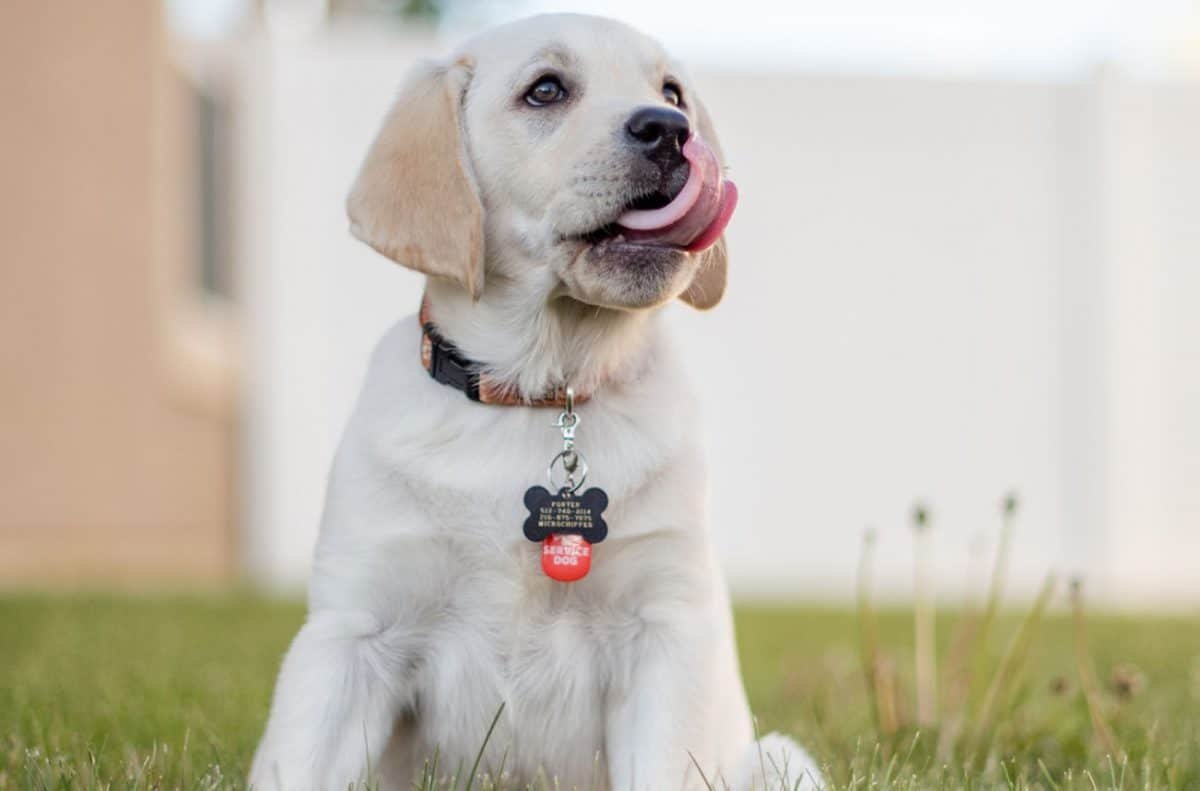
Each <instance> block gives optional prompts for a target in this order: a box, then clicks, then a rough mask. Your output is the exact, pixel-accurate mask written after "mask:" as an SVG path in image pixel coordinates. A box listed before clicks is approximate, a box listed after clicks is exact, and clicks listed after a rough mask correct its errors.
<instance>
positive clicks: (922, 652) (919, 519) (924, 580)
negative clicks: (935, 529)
mask: <svg viewBox="0 0 1200 791" xmlns="http://www.w3.org/2000/svg"><path fill="white" fill-rule="evenodd" d="M929 526H930V524H929V511H928V509H927V508H926V507H925V506H924V505H922V504H920V503H918V504H917V506H916V507H915V508H914V509H913V530H914V532H915V534H916V535H915V539H914V542H913V561H914V563H913V572H914V574H913V576H914V580H913V582H914V588H915V606H914V612H913V626H914V630H915V631H916V637H915V644H916V669H917V724H918V725H920V726H921V727H923V728H930V727H933V726H934V725H936V724H937V718H938V717H937V714H938V712H937V646H936V643H937V635H936V632H935V629H936V627H935V622H934V617H935V615H936V610H937V608H936V606H935V605H934V602H933V591H932V580H931V574H930V570H929V555H930V546H929V541H930V537H929Z"/></svg>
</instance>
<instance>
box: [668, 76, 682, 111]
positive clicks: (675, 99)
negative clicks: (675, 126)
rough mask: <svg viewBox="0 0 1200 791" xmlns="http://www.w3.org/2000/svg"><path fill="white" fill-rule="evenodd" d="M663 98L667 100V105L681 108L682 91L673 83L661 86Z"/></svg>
mask: <svg viewBox="0 0 1200 791" xmlns="http://www.w3.org/2000/svg"><path fill="white" fill-rule="evenodd" d="M663 98H664V99H666V100H667V104H673V105H675V106H676V107H682V106H683V89H682V88H680V87H679V86H678V85H676V84H675V83H673V82H668V83H666V84H664V85H663Z"/></svg>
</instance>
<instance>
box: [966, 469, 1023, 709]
mask: <svg viewBox="0 0 1200 791" xmlns="http://www.w3.org/2000/svg"><path fill="white" fill-rule="evenodd" d="M1019 505H1020V501H1019V500H1018V499H1017V495H1016V493H1015V492H1010V493H1009V494H1007V495H1005V497H1004V500H1003V502H1002V503H1001V508H1000V538H999V541H998V542H997V543H996V559H995V562H994V565H993V566H992V579H991V582H990V583H989V585H988V596H987V601H986V603H985V604H984V608H983V615H982V616H981V617H980V619H979V628H978V629H977V631H976V638H975V658H974V661H973V662H972V667H973V669H974V672H973V673H972V677H973V679H974V682H975V684H974V685H973V686H976V685H978V684H979V683H980V682H981V680H982V679H983V678H984V677H985V676H986V673H985V672H984V666H985V664H986V662H987V650H988V642H989V639H990V637H991V631H992V626H993V624H994V623H995V621H996V614H997V612H999V610H1000V600H1001V599H1002V598H1003V597H1004V583H1005V580H1006V579H1007V577H1008V557H1009V549H1010V547H1011V545H1012V534H1013V525H1014V523H1015V522H1016V517H1017V509H1018V507H1019Z"/></svg>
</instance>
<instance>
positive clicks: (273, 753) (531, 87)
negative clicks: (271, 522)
mask: <svg viewBox="0 0 1200 791" xmlns="http://www.w3.org/2000/svg"><path fill="white" fill-rule="evenodd" d="M736 199H737V191H736V188H735V187H734V186H733V184H732V183H731V182H729V181H727V180H726V179H725V178H724V177H723V174H722V168H721V164H720V153H719V148H718V146H717V139H716V135H715V134H714V132H713V129H712V126H711V124H710V122H709V119H708V117H707V115H706V113H705V111H704V108H703V105H701V103H700V100H699V97H698V96H697V95H696V93H695V91H694V89H693V87H692V84H691V83H690V81H689V80H688V79H687V77H686V76H685V74H684V72H683V71H682V70H681V69H680V67H679V65H678V64H676V63H675V62H674V61H672V60H671V59H670V58H669V57H667V56H666V55H665V54H664V52H663V51H662V49H661V48H660V47H659V46H658V45H657V44H656V43H655V42H654V41H652V40H651V39H649V38H647V37H645V36H643V35H641V34H639V33H637V32H635V31H633V30H631V29H630V28H628V27H626V26H624V25H621V24H618V23H616V22H613V21H609V20H606V19H599V18H594V17H586V16H570V15H554V16H543V17H537V18H533V19H528V20H524V21H521V22H516V23H513V24H510V25H507V26H504V27H501V28H497V29H494V30H492V31H489V32H487V33H485V34H483V35H481V36H479V37H477V38H475V39H474V40H472V41H470V42H469V43H467V44H466V45H465V46H464V47H463V48H462V49H461V51H460V52H459V53H458V54H457V55H455V56H454V57H453V58H451V59H449V60H447V61H446V62H444V63H437V64H432V65H428V66H424V67H422V68H420V69H418V70H417V71H416V73H415V74H413V75H411V77H410V78H409V79H408V81H407V83H406V85H405V86H404V88H403V90H402V91H401V94H400V96H399V98H398V100H397V101H396V104H395V106H394V107H393V108H392V110H391V112H390V113H389V114H388V117H387V118H386V120H385V121H384V124H383V127H382V129H381V130H380V132H379V135H378V137H377V139H376V140H375V142H374V144H373V145H372V147H371V149H370V151H369V152H368V154H367V158H366V162H365V163H364V165H363V167H362V170H361V172H360V174H359V176H358V180H357V182H356V183H355V185H354V187H353V190H352V192H351V194H350V198H349V204H348V205H349V214H350V220H351V230H352V232H353V233H354V234H355V235H356V236H357V237H358V238H360V239H362V240H363V241H364V242H366V243H367V244H369V245H371V246H372V247H373V248H375V249H376V250H378V251H379V252H381V253H382V254H384V255H386V256H388V257H389V258H392V259H395V260H396V261H397V262H399V263H401V264H403V265H405V266H407V267H410V268H412V269H415V270H417V271H419V272H423V273H425V274H426V275H427V276H428V278H427V279H428V285H427V292H426V300H425V305H424V308H423V310H422V314H421V317H420V320H419V321H418V319H417V318H416V317H409V318H405V319H403V320H401V321H400V322H399V323H398V324H397V325H396V326H395V327H394V328H393V329H392V330H391V331H389V332H388V334H387V335H386V336H385V337H384V338H383V340H382V341H381V343H380V344H379V346H378V348H377V349H376V351H375V353H374V355H373V358H372V360H371V365H370V370H369V373H368V376H367V381H366V383H365V386H364V389H363V392H362V395H361V397H360V399H359V402H358V405H357V408H356V411H355V413H354V416H353V418H352V419H351V421H350V423H349V425H348V427H347V429H346V434H345V437H344V439H343V441H342V443H341V446H340V448H339V450H338V453H337V457H336V460H335V462H334V465H333V470H332V473H331V477H330V482H329V490H328V496H327V503H326V508H325V514H324V517H323V521H322V526H321V537H320V541H319V544H318V547H317V550H316V558H315V567H314V570H313V580H312V587H311V592H310V613H309V617H308V621H307V623H306V624H305V625H304V627H303V628H302V629H301V631H300V633H299V634H298V635H297V637H296V639H295V642H294V643H293V644H292V646H291V649H290V650H289V651H288V654H287V657H286V659H285V660H284V663H283V667H282V670H281V672H280V676H279V681H278V684H277V687H276V690H275V697H274V702H273V704H272V707H271V714H270V721H269V722H268V724H267V728H266V733H265V734H264V735H263V738H262V742H261V743H260V745H259V747H258V752H257V755H256V756H255V759H254V764H253V768H252V770H251V782H252V784H253V786H254V787H256V788H259V789H274V788H283V789H293V788H323V789H324V788H328V789H344V788H346V787H347V785H349V784H354V783H360V782H368V781H371V782H374V781H378V782H381V783H382V784H383V785H384V786H385V787H392V788H409V787H411V784H412V782H413V780H414V778H417V777H418V776H419V775H420V773H421V772H422V767H423V766H424V764H425V762H426V761H428V760H432V758H433V756H434V755H435V754H436V755H437V760H438V765H439V766H440V767H442V772H443V773H445V774H451V773H453V772H454V771H455V770H456V769H460V770H462V771H464V772H465V770H466V768H467V767H470V766H471V765H472V763H473V761H474V758H475V755H476V752H477V751H478V750H479V748H480V745H481V744H482V743H483V740H484V734H485V732H486V731H487V729H488V726H489V724H490V723H491V722H492V720H493V718H494V717H496V715H497V712H500V713H499V716H498V718H497V720H496V728H495V731H494V733H493V734H492V737H491V739H490V741H489V742H488V746H487V749H486V751H485V753H484V758H483V763H482V768H481V772H489V773H492V775H493V776H495V774H496V773H497V772H499V771H500V768H501V766H503V771H504V773H505V774H506V775H507V780H506V781H505V783H506V786H507V787H511V788H518V787H520V788H523V787H525V784H527V783H534V784H535V785H536V786H537V787H543V786H542V785H541V783H543V782H545V783H547V787H553V788H563V789H568V788H583V789H592V788H612V789H650V790H651V791H663V789H679V788H700V787H703V785H704V780H703V779H702V777H701V773H700V772H701V770H702V771H703V773H704V774H705V775H706V776H707V777H708V778H709V779H710V780H712V781H714V782H716V783H717V784H718V785H721V783H722V781H721V780H716V778H718V777H721V778H723V780H724V782H725V783H728V784H729V786H731V787H733V788H738V789H745V788H751V787H757V788H767V787H770V788H778V787H780V785H781V784H786V786H787V787H788V788H792V787H793V786H797V785H798V787H812V786H813V785H814V784H816V783H818V782H819V780H818V779H817V778H818V775H817V773H816V770H815V769H814V768H813V766H812V763H811V762H810V760H809V758H808V757H807V756H806V755H805V753H804V752H803V751H802V750H801V749H800V748H799V747H797V746H796V745H795V744H794V743H793V742H792V741H791V740H789V739H786V738H784V737H781V736H774V735H772V736H768V737H765V738H764V739H762V740H761V742H760V743H758V744H756V743H755V742H754V740H753V735H752V727H751V719H750V713H749V710H748V708H747V705H746V697H745V693H744V691H743V688H742V682H741V678H740V674H739V670H738V664H737V656H736V653H735V649H734V642H733V629H732V624H731V618H730V611H729V601H728V597H727V594H726V589H725V584H724V582H723V580H722V578H721V575H720V573H719V570H718V566H717V563H716V561H715V559H714V557H713V549H712V544H711V541H710V538H709V532H708V524H707V505H706V502H707V492H706V487H707V482H706V470H705V462H704V458H703V454H702V450H701V447H700V443H699V441H698V439H697V438H698V436H699V432H698V430H697V428H698V426H697V415H696V413H695V409H694V407H693V405H692V400H691V399H690V397H689V392H690V390H689V385H688V383H687V381H686V379H685V378H684V376H683V375H682V373H681V371H680V370H679V364H678V359H679V358H678V355H677V354H676V353H675V352H674V351H673V350H672V348H671V346H670V344H669V342H668V339H667V338H666V337H664V331H663V329H662V328H661V327H660V325H659V321H658V318H657V316H656V313H657V309H658V308H659V307H661V306H662V305H664V304H666V303H668V302H670V301H671V300H673V299H675V298H677V297H678V298H681V299H683V300H684V301H685V302H687V303H689V304H691V305H693V306H695V307H697V308H710V307H712V306H713V305H715V304H716V303H717V302H718V301H719V300H720V298H721V295H722V292H723V291H724V289H725V269H726V253H725V244H724V240H723V237H722V232H723V231H724V228H725V225H726V223H727V222H728V221H729V218H730V215H731V214H732V212H733V209H734V204H735V203H736ZM431 374H432V376H431ZM568 388H569V389H570V392H568ZM556 418H557V422H556ZM560 443H561V444H560ZM556 454H557V455H556ZM551 459H554V466H553V467H552V468H551V479H552V480H553V481H554V483H553V484H552V485H550V486H549V488H542V487H539V485H538V484H545V480H546V470H547V463H548V462H550V461H551ZM585 476H586V477H588V485H589V486H592V487H593V488H585V487H584V486H583V478H584V477H585ZM691 756H694V761H693V758H692V757H691ZM764 775H765V776H764Z"/></svg>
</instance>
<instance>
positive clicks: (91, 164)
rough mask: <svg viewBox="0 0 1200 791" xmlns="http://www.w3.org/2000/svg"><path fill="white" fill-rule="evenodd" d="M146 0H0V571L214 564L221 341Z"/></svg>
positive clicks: (221, 461) (227, 505)
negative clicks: (202, 303) (207, 299)
mask: <svg viewBox="0 0 1200 791" xmlns="http://www.w3.org/2000/svg"><path fill="white" fill-rule="evenodd" d="M160 15H161V8H160V4H159V3H157V2H154V1H153V0H139V2H132V0H131V1H130V2H119V3H116V2H108V3H73V2H71V3H69V2H44V3H43V2H39V3H4V4H2V5H0V96H2V97H4V98H3V106H2V108H0V113H2V116H3V122H2V123H0V173H3V174H4V175H3V185H4V189H3V190H0V585H4V586H8V585H19V584H23V583H27V582H35V583H38V584H40V583H42V582H49V581H68V582H77V583H81V584H88V583H93V582H97V581H121V582H124V581H130V580H138V581H145V580H162V581H166V582H169V583H172V584H175V583H181V582H189V581H195V580H213V579H220V578H225V577H228V576H229V575H230V573H231V570H232V568H233V547H232V535H233V533H232V529H231V523H230V522H231V513H232V510H233V509H232V504H231V499H232V497H233V491H232V486H231V482H232V479H233V475H232V472H231V466H232V465H231V447H232V443H231V423H232V421H231V417H230V416H231V414H232V410H231V409H230V405H229V393H230V392H231V388H230V377H229V376H228V360H227V359H226V358H227V356H228V349H227V348H226V347H225V346H224V345H223V344H222V340H221V332H220V327H219V324H220V322H219V321H218V320H210V319H211V317H208V316H207V313H206V311H204V310H202V309H201V308H200V307H199V305H198V295H193V294H192V293H191V292H190V286H189V285H188V281H187V280H186V277H187V272H188V264H189V258H188V256H189V255H191V253H190V251H191V250H192V249H194V247H195V245H193V244H191V242H192V239H191V236H190V228H191V223H190V221H188V219H187V218H188V217H190V216H191V215H190V214H189V213H188V210H189V207H190V204H189V203H188V200H189V198H188V196H189V195H190V194H191V184H192V183H193V180H192V178H191V174H190V172H189V169H188V162H189V161H190V160H189V157H190V153H189V152H190V145H189V140H188V137H187V135H186V134H184V133H183V132H184V130H186V129H187V128H188V124H187V118H186V112H187V111H188V108H189V107H190V105H189V104H188V102H187V101H186V95H185V94H183V93H181V91H180V88H181V87H182V85H181V83H180V82H179V80H178V79H176V78H173V77H172V74H171V71H170V69H169V68H168V64H167V59H166V56H165V41H164V35H163V32H162V23H161V18H160Z"/></svg>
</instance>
